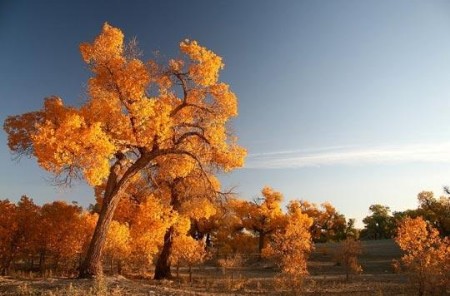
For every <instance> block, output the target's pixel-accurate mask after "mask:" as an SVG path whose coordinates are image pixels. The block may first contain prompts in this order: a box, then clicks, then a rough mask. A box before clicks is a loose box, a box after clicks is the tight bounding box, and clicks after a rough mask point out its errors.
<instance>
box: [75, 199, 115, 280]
mask: <svg viewBox="0 0 450 296" xmlns="http://www.w3.org/2000/svg"><path fill="white" fill-rule="evenodd" d="M107 192H108V191H105V197H104V198H103V205H102V209H101V211H100V215H99V217H98V221H97V225H96V226H95V231H94V235H93V236H92V240H91V243H90V244H89V249H88V251H87V254H86V258H85V259H84V261H83V264H81V267H80V274H79V275H78V277H79V278H92V277H95V276H99V275H102V274H103V268H102V262H101V256H102V251H103V247H104V246H105V241H106V234H107V233H108V229H109V226H110V224H111V221H112V218H113V216H114V212H115V210H116V207H117V205H118V203H119V200H120V196H119V192H113V193H112V194H114V195H112V196H110V197H109V196H106V194H107ZM108 201H109V202H108Z"/></svg>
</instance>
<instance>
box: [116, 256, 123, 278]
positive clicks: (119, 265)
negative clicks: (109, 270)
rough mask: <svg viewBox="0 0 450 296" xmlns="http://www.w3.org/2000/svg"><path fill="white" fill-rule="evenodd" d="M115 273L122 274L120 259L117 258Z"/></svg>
mask: <svg viewBox="0 0 450 296" xmlns="http://www.w3.org/2000/svg"><path fill="white" fill-rule="evenodd" d="M117 274H118V275H122V260H120V259H118V260H117Z"/></svg>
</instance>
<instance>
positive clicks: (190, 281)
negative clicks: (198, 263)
mask: <svg viewBox="0 0 450 296" xmlns="http://www.w3.org/2000/svg"><path fill="white" fill-rule="evenodd" d="M189 283H191V284H192V266H191V265H190V264H189Z"/></svg>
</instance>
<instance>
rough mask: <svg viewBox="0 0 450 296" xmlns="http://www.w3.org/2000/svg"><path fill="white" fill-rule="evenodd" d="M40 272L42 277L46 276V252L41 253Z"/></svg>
mask: <svg viewBox="0 0 450 296" xmlns="http://www.w3.org/2000/svg"><path fill="white" fill-rule="evenodd" d="M39 271H40V272H41V276H44V274H45V251H41V252H39Z"/></svg>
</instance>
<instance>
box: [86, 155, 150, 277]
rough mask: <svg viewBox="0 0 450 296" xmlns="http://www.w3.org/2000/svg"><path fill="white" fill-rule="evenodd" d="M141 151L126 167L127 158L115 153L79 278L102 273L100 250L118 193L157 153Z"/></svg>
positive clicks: (117, 201)
mask: <svg viewBox="0 0 450 296" xmlns="http://www.w3.org/2000/svg"><path fill="white" fill-rule="evenodd" d="M142 153H143V154H142V155H141V157H140V158H138V159H137V160H136V162H135V163H134V164H133V165H131V166H130V167H127V163H128V159H127V158H126V157H125V155H123V154H121V153H118V154H116V157H117V161H116V163H115V164H114V165H113V166H112V167H111V169H110V174H109V177H108V181H107V183H106V188H105V193H104V195H103V204H102V208H101V210H100V215H99V217H98V221H97V225H96V226H95V231H94V235H93V236H92V240H91V243H90V245H89V249H88V251H87V254H86V258H85V259H84V261H83V264H81V267H80V274H79V275H78V277H79V278H92V277H95V276H98V275H101V274H102V273H103V269H102V263H101V259H102V257H101V256H102V251H103V247H104V246H105V241H106V234H107V233H108V229H109V226H110V224H111V221H112V218H113V216H114V212H115V211H116V208H117V205H118V204H119V200H120V195H121V194H122V193H123V191H124V190H125V189H126V188H127V186H128V183H129V181H130V180H131V178H132V177H133V176H134V175H135V174H136V173H137V172H139V171H140V170H141V169H143V168H144V167H145V166H146V165H147V164H148V163H149V162H150V160H151V159H152V158H154V157H156V156H157V155H158V154H157V153H151V154H145V151H142ZM124 171H125V172H124Z"/></svg>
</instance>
